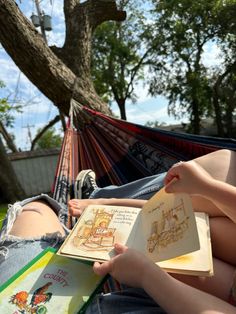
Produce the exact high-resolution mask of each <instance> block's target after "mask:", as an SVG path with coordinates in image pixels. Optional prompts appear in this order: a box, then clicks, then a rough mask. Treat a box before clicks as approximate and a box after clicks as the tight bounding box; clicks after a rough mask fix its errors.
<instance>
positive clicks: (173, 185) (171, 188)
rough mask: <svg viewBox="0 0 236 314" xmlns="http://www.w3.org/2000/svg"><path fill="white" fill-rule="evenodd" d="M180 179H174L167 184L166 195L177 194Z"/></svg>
mask: <svg viewBox="0 0 236 314" xmlns="http://www.w3.org/2000/svg"><path fill="white" fill-rule="evenodd" d="M177 182H178V178H177V177H174V178H173V179H172V180H171V181H169V182H168V183H167V185H166V186H165V192H166V193H174V192H177V189H176V186H177Z"/></svg>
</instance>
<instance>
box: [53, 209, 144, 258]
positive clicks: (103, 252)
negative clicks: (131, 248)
mask: <svg viewBox="0 0 236 314" xmlns="http://www.w3.org/2000/svg"><path fill="white" fill-rule="evenodd" d="M140 211H141V209H139V208H133V207H123V206H102V205H89V206H88V207H87V208H86V210H85V211H84V213H83V215H82V216H81V218H80V220H79V221H78V223H77V224H76V226H75V227H74V229H73V231H72V232H71V234H70V236H69V237H68V238H67V239H66V241H65V242H64V244H63V245H62V247H61V248H60V250H59V252H60V253H62V254H69V255H71V256H72V257H78V258H81V257H82V258H86V259H88V260H109V259H110V258H111V257H112V256H113V255H114V250H113V247H114V244H115V243H116V242H118V243H121V244H126V243H127V240H128V238H129V236H130V233H131V230H132V228H133V226H134V225H135V222H136V219H137V217H138V215H139V212H140Z"/></svg>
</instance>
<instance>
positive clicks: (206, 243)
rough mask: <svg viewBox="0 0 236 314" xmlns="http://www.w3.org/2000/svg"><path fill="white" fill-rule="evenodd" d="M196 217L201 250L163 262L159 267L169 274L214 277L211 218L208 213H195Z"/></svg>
mask: <svg viewBox="0 0 236 314" xmlns="http://www.w3.org/2000/svg"><path fill="white" fill-rule="evenodd" d="M195 217H196V222H197V228H198V234H199V239H200V249H199V250H197V251H195V252H192V253H189V254H186V255H181V256H179V257H176V258H172V259H170V260H166V261H162V262H160V263H158V265H159V266H160V267H162V268H164V269H165V270H167V271H168V272H174V273H181V274H191V275H198V276H199V275H200V276H212V275H213V261H212V250H211V239H210V227H209V218H208V215H207V214H206V213H199V212H197V213H195Z"/></svg>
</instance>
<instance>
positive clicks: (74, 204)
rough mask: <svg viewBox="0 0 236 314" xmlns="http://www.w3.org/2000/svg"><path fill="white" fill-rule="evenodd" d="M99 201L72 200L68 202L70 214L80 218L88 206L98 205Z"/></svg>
mask: <svg viewBox="0 0 236 314" xmlns="http://www.w3.org/2000/svg"><path fill="white" fill-rule="evenodd" d="M97 203H98V201H97V200H96V199H84V200H79V199H72V200H69V202H68V208H69V213H70V215H71V216H74V217H80V216H81V214H82V213H83V211H84V209H85V208H86V207H87V206H88V205H92V204H97Z"/></svg>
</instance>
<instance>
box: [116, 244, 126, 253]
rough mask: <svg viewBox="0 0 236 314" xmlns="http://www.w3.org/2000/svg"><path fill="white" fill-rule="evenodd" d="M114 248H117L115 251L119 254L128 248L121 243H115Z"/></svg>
mask: <svg viewBox="0 0 236 314" xmlns="http://www.w3.org/2000/svg"><path fill="white" fill-rule="evenodd" d="M114 248H115V251H116V253H117V254H122V253H124V252H125V251H127V250H128V247H127V246H125V245H123V244H120V243H115V245H114Z"/></svg>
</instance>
